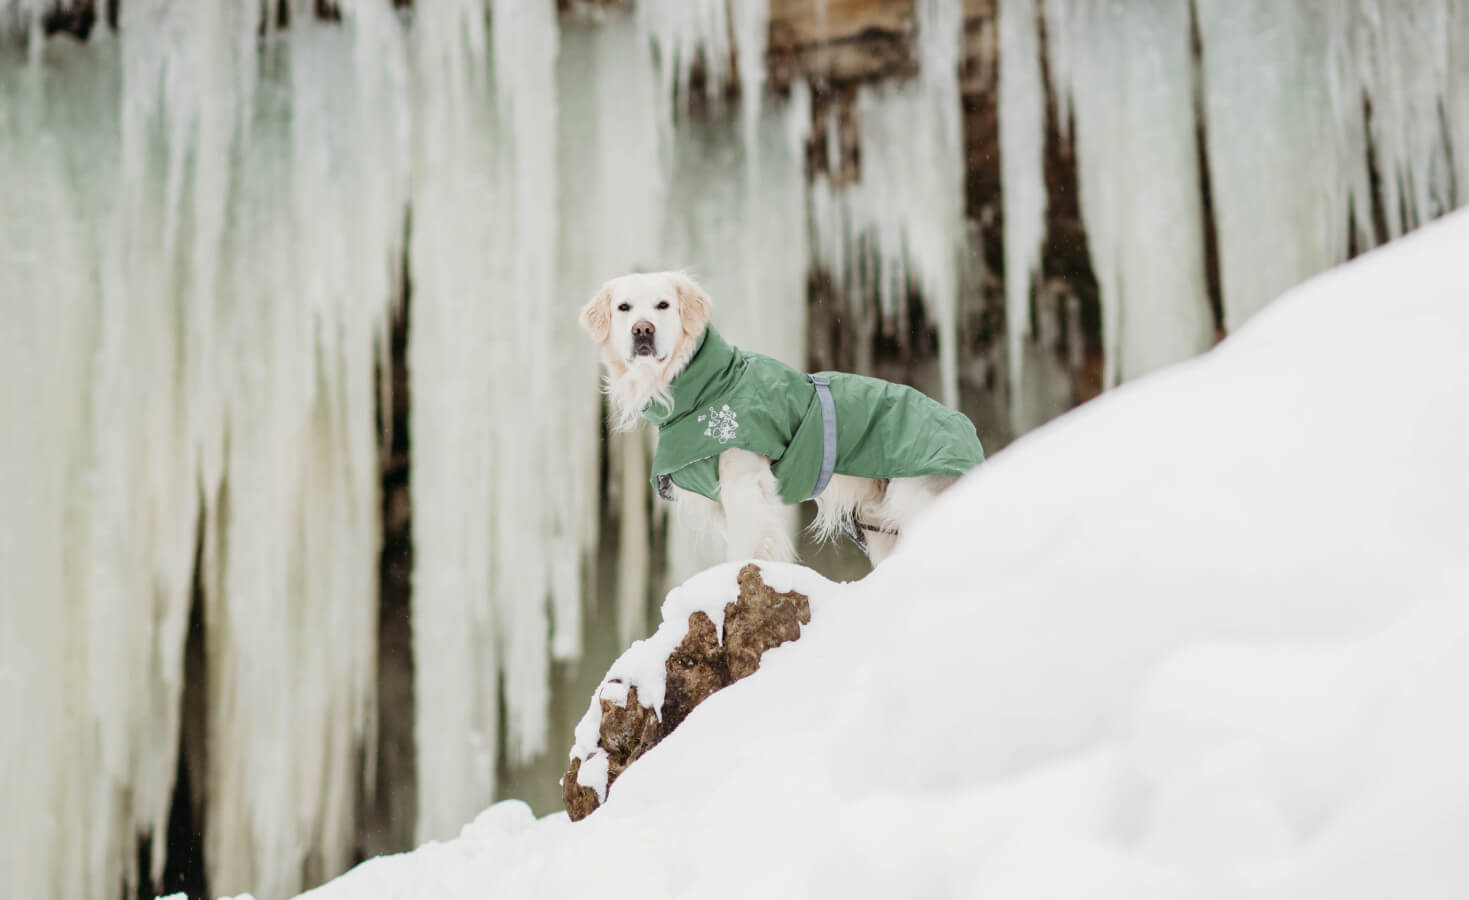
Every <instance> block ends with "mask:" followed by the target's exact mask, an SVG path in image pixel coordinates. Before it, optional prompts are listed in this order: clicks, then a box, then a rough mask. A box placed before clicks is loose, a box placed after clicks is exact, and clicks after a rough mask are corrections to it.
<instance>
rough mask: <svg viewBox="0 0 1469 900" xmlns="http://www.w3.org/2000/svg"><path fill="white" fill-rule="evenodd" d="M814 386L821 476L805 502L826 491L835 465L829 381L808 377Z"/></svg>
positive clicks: (833, 408)
mask: <svg viewBox="0 0 1469 900" xmlns="http://www.w3.org/2000/svg"><path fill="white" fill-rule="evenodd" d="M806 377H807V378H810V379H811V383H812V384H814V385H815V386H816V400H817V402H818V403H820V404H821V474H820V475H817V476H816V487H815V488H813V489H812V490H811V496H810V497H807V498H806V499H807V500H815V499H816V498H817V497H820V496H821V492H822V491H824V490H826V483H827V482H828V481H831V472H832V469H834V468H836V464H837V408H836V404H834V403H832V402H831V379H830V378H827V377H826V376H825V375H808V376H806Z"/></svg>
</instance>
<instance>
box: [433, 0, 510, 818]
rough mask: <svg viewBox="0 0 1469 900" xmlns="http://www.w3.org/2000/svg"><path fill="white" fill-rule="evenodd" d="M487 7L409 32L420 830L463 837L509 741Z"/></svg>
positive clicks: (465, 8) (470, 0) (444, 11)
mask: <svg viewBox="0 0 1469 900" xmlns="http://www.w3.org/2000/svg"><path fill="white" fill-rule="evenodd" d="M485 16H486V10H485V9H484V7H483V6H482V4H481V3H480V2H478V0H460V2H455V3H441V4H434V5H431V6H424V7H423V8H422V9H420V10H418V12H417V15H416V17H415V21H414V33H413V36H412V38H413V45H414V47H413V51H414V53H413V55H414V65H415V73H414V74H415V81H416V93H417V100H418V116H417V120H416V127H415V128H414V157H413V158H414V170H413V171H414V177H413V199H412V203H413V221H412V226H411V230H410V236H409V265H410V267H411V270H412V273H413V295H412V298H411V304H412V317H413V318H412V326H411V328H410V329H409V343H408V365H409V371H410V377H411V378H412V390H413V404H412V407H411V411H410V420H411V425H410V427H411V429H412V434H413V451H414V468H413V478H412V483H411V491H412V501H413V542H414V572H413V614H414V621H413V655H414V662H415V669H414V699H415V704H416V711H417V718H416V721H415V722H414V729H415V734H416V737H417V740H416V745H417V761H418V838H419V840H420V841H426V840H430V839H436V838H444V837H447V836H449V835H452V834H454V833H456V832H457V830H458V829H459V827H460V826H461V825H462V824H463V823H464V822H467V821H469V819H470V818H472V817H473V815H474V814H475V813H476V812H477V811H478V810H480V809H481V808H483V807H484V806H485V804H486V803H487V802H488V801H489V799H490V797H491V794H492V791H493V787H494V766H495V754H496V748H497V747H498V745H499V732H498V710H497V704H498V694H499V690H498V687H499V681H498V672H499V669H500V653H499V641H498V640H497V639H496V634H497V631H496V627H497V624H498V622H497V618H496V611H495V608H494V604H493V602H492V598H493V596H494V586H495V582H494V570H493V566H492V562H491V558H490V552H491V548H492V546H493V542H494V539H495V536H494V522H493V518H492V511H493V510H494V508H495V491H496V488H497V484H496V479H495V478H494V472H495V468H494V465H495V462H496V446H495V428H496V423H495V422H494V420H493V418H492V416H491V415H490V411H491V410H493V409H495V406H496V399H497V398H496V386H495V382H494V378H495V376H496V375H497V374H503V372H499V371H497V368H496V366H497V360H496V359H495V352H496V351H497V350H499V349H501V348H500V346H499V345H497V343H496V339H495V335H496V329H497V325H498V323H497V321H496V318H497V313H498V312H499V311H500V310H499V309H498V308H497V305H496V304H494V303H493V300H494V295H493V294H492V293H491V291H490V289H489V286H490V285H500V284H503V283H504V280H505V276H504V272H503V270H502V265H500V264H497V263H499V259H500V256H499V254H497V253H496V252H495V251H496V248H497V242H498V240H500V239H501V238H502V237H503V235H502V233H501V232H499V231H498V230H497V227H496V224H497V223H496V216H497V213H498V202H499V196H500V195H499V191H498V187H497V184H496V174H497V166H498V164H499V162H500V160H499V154H498V147H497V144H496V142H495V140H494V133H493V124H494V115H495V110H494V108H493V106H492V105H491V103H492V99H493V95H492V94H491V92H490V82H489V71H488V67H489V51H488V47H487V43H486V42H487V37H488V34H487V32H486V29H485ZM507 312H508V310H507ZM512 315H513V313H512ZM509 327H513V325H509ZM526 424H528V423H513V422H508V421H506V422H501V423H500V427H504V428H514V427H516V426H517V425H519V426H522V427H523V426H524V425H526Z"/></svg>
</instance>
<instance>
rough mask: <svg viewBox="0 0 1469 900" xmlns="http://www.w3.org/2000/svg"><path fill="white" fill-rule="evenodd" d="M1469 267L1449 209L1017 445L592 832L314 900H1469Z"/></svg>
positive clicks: (820, 609)
mask: <svg viewBox="0 0 1469 900" xmlns="http://www.w3.org/2000/svg"><path fill="white" fill-rule="evenodd" d="M1466 259H1469V213H1460V214H1457V215H1454V216H1450V217H1448V218H1446V219H1444V220H1442V221H1441V222H1439V223H1437V224H1434V225H1430V226H1428V227H1427V228H1424V229H1423V230H1421V231H1420V232H1417V233H1415V234H1414V235H1411V236H1409V237H1408V238H1406V239H1404V240H1402V241H1401V242H1399V243H1396V244H1394V245H1391V246H1389V247H1388V248H1387V249H1385V250H1382V251H1379V252H1375V253H1372V254H1369V255H1368V256H1366V257H1363V258H1362V259H1360V260H1359V261H1357V262H1354V263H1352V264H1349V265H1347V266H1345V267H1343V268H1341V269H1338V270H1335V271H1333V272H1330V273H1328V274H1326V275H1325V276H1323V277H1320V278H1317V279H1315V280H1314V281H1312V282H1309V283H1308V284H1306V285H1305V286H1303V287H1301V288H1298V289H1296V290H1294V291H1292V292H1291V293H1290V294H1289V295H1287V296H1286V297H1285V298H1283V299H1282V300H1281V301H1280V302H1278V303H1277V304H1276V305H1275V306H1273V307H1271V308H1269V309H1266V310H1265V311H1264V312H1263V313H1261V314H1260V315H1259V316H1258V317H1257V318H1256V319H1254V320H1252V321H1251V322H1250V323H1249V324H1247V325H1246V326H1245V327H1244V328H1243V329H1242V330H1241V331H1240V332H1239V333H1238V334H1237V335H1236V336H1235V337H1232V338H1230V339H1229V340H1228V341H1226V342H1225V343H1224V344H1223V345H1221V346H1220V347H1219V348H1218V349H1217V350H1215V351H1213V352H1211V353H1209V354H1206V355H1205V356H1204V357H1202V358H1200V359H1198V360H1196V361H1193V362H1190V363H1186V364H1183V365H1180V366H1176V367H1173V368H1171V369H1169V370H1166V371H1164V372H1162V373H1159V374H1158V375H1156V376H1154V377H1149V378H1144V379H1142V380H1140V381H1138V382H1136V383H1134V384H1131V385H1129V386H1126V387H1124V388H1122V389H1120V390H1117V391H1115V392H1112V393H1110V394H1108V395H1106V396H1104V397H1102V398H1101V399H1099V400H1097V401H1095V402H1093V403H1091V404H1088V405H1087V406H1086V407H1084V408H1082V409H1080V410H1078V411H1077V412H1075V413H1073V414H1071V415H1068V416H1066V417H1064V418H1063V419H1061V420H1059V421H1057V422H1056V423H1054V424H1053V425H1051V426H1048V427H1045V428H1043V429H1041V430H1039V431H1037V432H1035V433H1033V434H1032V435H1030V436H1028V437H1026V438H1024V439H1022V440H1021V441H1019V442H1017V443H1016V444H1014V445H1012V447H1010V448H1009V449H1006V450H1005V451H1003V452H1002V453H1000V454H998V455H996V456H995V457H994V458H993V459H992V460H990V461H989V462H988V463H986V464H985V465H984V466H982V467H981V468H980V469H979V470H977V471H976V472H975V473H974V474H973V475H971V476H970V477H968V478H966V479H965V480H964V481H963V482H962V483H961V484H959V485H958V486H957V487H956V488H955V489H954V490H952V491H950V492H948V493H947V494H946V495H944V497H943V498H941V500H940V502H939V503H938V504H937V505H936V506H935V507H934V508H933V509H932V510H931V514H930V515H928V516H927V517H926V518H925V519H924V520H923V521H922V522H920V523H919V524H918V525H917V527H915V528H914V529H913V530H912V532H911V533H910V534H909V535H908V536H907V538H906V539H905V541H904V544H903V546H902V547H901V548H900V549H899V552H898V553H897V554H895V555H894V556H893V557H892V558H891V559H889V560H888V561H887V562H886V563H885V564H884V565H882V566H881V567H879V568H878V570H877V571H875V572H874V573H873V574H872V575H870V576H869V577H868V578H866V579H864V580H863V581H861V582H857V583H853V584H849V585H831V584H827V585H814V586H802V587H801V591H802V593H807V594H808V595H809V596H810V599H811V604H812V607H813V617H812V622H811V624H810V625H808V626H806V627H805V629H804V631H803V634H802V637H801V640H800V641H799V642H797V643H795V644H793V645H790V646H787V647H783V648H780V649H778V650H775V651H773V652H771V653H768V654H767V655H766V656H765V658H764V660H763V661H762V663H761V666H760V671H759V673H758V674H757V675H756V676H755V677H752V678H747V679H744V680H743V681H740V682H738V683H736V684H733V685H731V686H729V687H728V688H725V689H724V690H721V691H719V692H718V693H716V694H714V695H713V696H711V697H710V698H709V699H708V700H707V701H705V702H704V703H703V704H702V705H700V707H699V708H698V709H697V710H696V711H695V713H694V714H693V715H690V716H689V717H688V718H687V719H686V720H685V721H684V722H683V724H682V725H680V726H679V730H678V732H677V735H676V736H675V738H674V739H671V740H666V741H664V742H663V743H661V744H659V745H658V746H657V747H655V748H654V749H653V750H651V751H649V752H648V753H646V754H645V755H644V756H643V757H642V758H641V759H640V760H639V762H638V763H637V765H634V766H632V767H630V768H629V769H627V771H626V772H625V773H623V776H622V777H621V779H620V780H619V781H618V782H617V789H616V791H614V792H613V793H612V794H611V795H610V796H609V798H608V801H607V803H606V804H605V805H604V806H603V807H602V808H601V809H600V810H599V811H598V813H597V814H596V815H595V816H591V817H589V818H587V819H586V820H584V821H582V822H578V823H575V824H572V823H570V822H569V821H568V819H567V817H566V816H565V815H561V814H557V815H553V816H548V817H546V818H543V819H540V820H534V819H532V818H531V817H530V816H529V815H528V813H527V811H526V810H525V808H524V806H523V805H521V804H515V803H511V804H508V805H507V804H500V805H498V806H496V807H492V808H491V809H490V810H489V811H488V812H486V813H485V814H484V816H482V817H481V819H480V820H477V821H476V822H475V823H474V824H473V825H471V826H469V827H468V828H466V830H465V832H464V834H463V835H462V836H461V837H460V838H459V839H458V840H455V841H451V842H448V843H445V844H438V845H430V846H428V847H425V848H423V849H420V850H418V851H415V852H413V853H410V854H405V855H403V856H399V857H394V858H387V859H380V860H374V861H371V862H369V863H367V864H365V865H363V866H361V867H360V868H359V869H357V870H354V871H353V872H350V873H348V874H347V875H345V876H343V877H342V878H340V879H338V880H337V881H335V882H332V883H331V884H329V885H327V886H325V887H323V888H322V889H320V890H319V891H317V892H313V894H312V895H311V896H313V897H314V898H316V900H335V898H348V897H350V898H353V900H362V898H371V900H381V898H409V897H412V898H429V897H442V898H460V897H464V898H468V897H476V898H478V897H484V896H506V897H536V896H545V897H573V896H592V895H595V896H598V897H636V898H639V900H642V898H658V897H675V896H676V897H696V898H707V897H745V896H777V897H784V896H802V897H813V898H827V897H831V898H836V897H841V898H848V897H912V896H925V897H967V896H976V897H979V896H982V897H985V898H1012V897H1039V896H1085V897H1119V898H1124V897H1125V898H1139V897H1165V896H1166V897H1170V898H1195V897H1196V898H1217V897H1248V898H1291V900H1310V898H1322V900H1326V898H1330V900H1353V898H1380V897H1387V896H1393V897H1413V898H1415V900H1421V898H1438V897H1442V898H1460V897H1463V896H1466V895H1469V853H1466V852H1465V851H1466V848H1469V767H1466V766H1465V765H1464V760H1465V759H1469V717H1466V716H1465V715H1464V712H1463V710H1464V705H1465V700H1466V695H1469V465H1466V459H1469V269H1466V263H1465V260H1466ZM772 575H774V576H775V577H774V580H773V581H772V582H771V583H772V586H773V587H776V588H777V589H780V588H784V587H786V586H785V585H782V584H780V583H779V580H780V577H779V572H778V571H777V570H775V569H771V568H767V569H766V576H767V579H769V578H770V577H771V576H772ZM712 577H713V576H712V575H707V576H701V577H700V578H698V579H695V580H694V581H692V582H690V583H689V584H688V585H685V587H684V588H683V589H682V591H683V594H676V596H680V597H682V598H683V599H681V600H680V601H679V602H688V603H690V604H691V605H695V606H703V607H704V608H705V609H706V611H707V610H710V609H712V610H718V609H720V608H722V606H723V603H724V602H727V601H728V599H730V593H731V591H732V588H731V587H730V586H729V585H728V578H727V575H725V576H720V579H721V580H719V581H718V583H717V584H716V583H715V582H714V581H711V580H709V579H711V578H712ZM670 618H672V617H670ZM711 619H712V616H711ZM659 639H660V638H658V636H656V635H655V638H654V640H659ZM661 658H662V659H666V658H667V657H666V654H665V655H664V656H662V657H661ZM640 674H643V675H651V676H652V678H653V680H656V677H657V676H656V673H655V672H643V673H640ZM643 684H644V682H639V697H640V700H641V701H642V702H651V698H652V696H653V694H654V692H655V688H654V684H653V681H648V682H646V684H647V687H646V688H644V687H643ZM747 860H758V864H748V865H747V864H745V862H744V861H747ZM618 871H622V872H628V871H635V872H636V873H637V877H636V878H626V879H617V878H608V877H607V873H608V872H618Z"/></svg>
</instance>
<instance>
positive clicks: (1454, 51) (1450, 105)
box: [1444, 3, 1469, 206]
mask: <svg viewBox="0 0 1469 900" xmlns="http://www.w3.org/2000/svg"><path fill="white" fill-rule="evenodd" d="M1444 109H1445V112H1446V115H1447V118H1448V125H1449V140H1450V142H1451V144H1452V146H1453V151H1454V187H1455V194H1454V203H1455V205H1457V206H1466V205H1469V5H1465V4H1463V3H1459V4H1456V5H1455V6H1453V7H1452V8H1451V9H1450V10H1449V89H1448V94H1447V96H1445V98H1444Z"/></svg>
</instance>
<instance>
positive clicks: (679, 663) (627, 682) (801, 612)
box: [561, 562, 831, 821]
mask: <svg viewBox="0 0 1469 900" xmlns="http://www.w3.org/2000/svg"><path fill="white" fill-rule="evenodd" d="M736 565H738V563H731V564H728V565H724V566H718V567H715V568H713V569H710V570H708V571H707V572H704V573H703V574H701V575H697V576H695V577H694V578H692V579H690V580H689V581H688V582H686V583H685V584H684V585H683V586H681V587H679V588H676V589H674V590H673V591H671V592H670V593H669V595H668V599H667V600H665V601H664V603H663V624H662V625H660V626H659V628H658V630H657V632H655V633H654V634H653V636H652V637H651V638H648V639H647V640H642V641H638V642H636V643H634V644H633V645H632V646H631V647H630V648H628V650H627V651H626V652H625V653H623V654H622V656H620V657H618V659H617V661H616V662H614V663H613V664H612V668H611V669H609V670H608V671H607V675H606V676H605V677H604V678H603V679H602V683H601V684H600V685H598V686H597V689H596V690H595V691H593V692H592V700H591V703H590V705H589V706H588V708H587V713H586V715H585V716H583V717H582V720H581V723H580V724H579V725H577V727H576V745H575V746H574V747H572V749H571V766H570V768H568V769H567V771H566V775H565V777H563V778H562V780H561V788H562V796H563V797H564V798H565V801H566V811H567V813H568V814H569V815H570V816H571V818H572V820H573V821H575V820H579V819H583V818H586V817H587V816H588V815H590V814H591V813H592V812H593V811H594V810H595V809H596V808H597V807H598V806H601V805H602V804H603V803H605V802H606V800H607V791H608V789H609V788H610V787H611V786H612V782H613V781H615V780H616V779H617V776H619V775H621V774H622V772H623V770H624V769H626V768H627V767H628V766H629V765H631V764H632V763H633V762H634V761H635V760H637V759H638V757H640V756H642V755H643V754H644V753H646V752H647V751H648V750H649V749H651V748H652V747H653V745H655V744H657V743H658V742H659V741H661V740H663V738H664V737H665V736H667V735H668V734H669V733H670V732H671V731H673V730H674V729H675V728H677V727H678V726H679V723H681V722H682V721H683V720H684V719H685V718H687V717H688V715H689V713H690V712H692V711H693V709H694V707H695V706H698V705H699V704H700V703H702V702H704V700H706V699H707V698H708V697H709V696H710V695H711V694H713V693H714V692H715V691H717V690H720V689H721V688H724V687H728V686H729V685H731V684H733V683H734V682H736V681H739V680H740V679H741V678H744V677H745V676H747V675H751V674H753V673H754V672H755V670H756V669H758V668H759V667H760V658H761V656H763V655H764V653H765V651H766V650H769V649H771V648H774V647H778V646H780V645H781V644H784V643H786V642H787V641H793V640H796V639H797V638H799V637H800V636H801V626H802V625H805V624H808V623H809V622H810V621H811V604H810V595H811V594H819V593H821V592H822V591H823V589H825V588H827V587H829V586H831V582H829V581H827V580H826V579H824V578H822V577H821V576H819V575H817V574H816V573H814V572H812V571H811V570H809V569H805V568H802V567H800V566H793V565H782V564H776V563H768V562H762V563H760V564H758V565H757V564H755V563H746V564H745V565H744V566H743V567H742V568H740V569H739V572H738V574H737V575H736V574H735V572H734V568H735V566H736ZM762 575H763V576H764V577H762ZM772 582H773V584H772ZM782 587H783V588H786V590H785V591H783V592H782V591H781V590H780V588H782ZM802 590H804V591H805V593H802V592H801V591H802Z"/></svg>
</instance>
